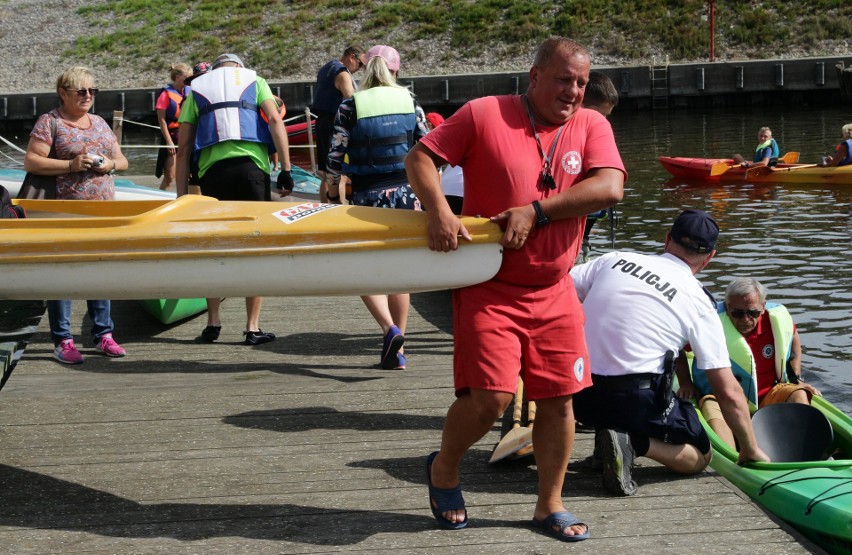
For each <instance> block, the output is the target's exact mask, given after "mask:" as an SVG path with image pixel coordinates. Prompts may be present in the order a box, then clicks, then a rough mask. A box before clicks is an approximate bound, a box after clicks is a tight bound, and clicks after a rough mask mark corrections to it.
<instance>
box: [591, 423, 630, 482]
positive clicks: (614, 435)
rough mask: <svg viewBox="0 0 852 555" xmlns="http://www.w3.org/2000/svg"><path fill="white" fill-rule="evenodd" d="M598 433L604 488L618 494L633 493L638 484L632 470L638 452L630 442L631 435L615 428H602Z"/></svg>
mask: <svg viewBox="0 0 852 555" xmlns="http://www.w3.org/2000/svg"><path fill="white" fill-rule="evenodd" d="M598 435H599V436H600V444H601V458H602V459H603V486H604V488H606V490H607V491H609V492H611V493H614V494H616V495H633V494H634V493H636V488H637V486H636V482H634V481H633V477H632V476H631V472H632V470H633V459H634V458H635V457H636V452H635V451H633V446H632V445H631V444H630V437H629V436H628V435H627V434H625V433H624V432H616V431H615V430H601V431H600V432H598Z"/></svg>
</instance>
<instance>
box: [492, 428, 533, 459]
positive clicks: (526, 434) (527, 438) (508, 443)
mask: <svg viewBox="0 0 852 555" xmlns="http://www.w3.org/2000/svg"><path fill="white" fill-rule="evenodd" d="M531 444H532V430H531V429H530V428H525V427H520V426H519V427H517V428H515V429H513V430H511V431H509V433H508V434H506V435H505V436H503V439H501V440H500V443H498V444H497V447H495V448H494V452H493V453H492V454H491V458H490V459H489V460H488V464H494V463H496V462H498V461H502V460H503V459H505V458H507V457H510V456H511V455H514V454H515V453H517V452H518V451H520V450H521V449H523V448H524V447H526V446H528V445H531Z"/></svg>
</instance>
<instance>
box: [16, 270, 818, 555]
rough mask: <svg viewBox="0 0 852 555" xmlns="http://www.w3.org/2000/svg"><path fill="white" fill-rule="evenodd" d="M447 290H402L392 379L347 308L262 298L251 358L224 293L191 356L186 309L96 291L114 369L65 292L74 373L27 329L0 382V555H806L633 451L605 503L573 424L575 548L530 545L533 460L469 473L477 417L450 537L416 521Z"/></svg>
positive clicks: (487, 445) (193, 328) (699, 485)
mask: <svg viewBox="0 0 852 555" xmlns="http://www.w3.org/2000/svg"><path fill="white" fill-rule="evenodd" d="M56 271H58V272H61V268H57V269H56ZM152 279H153V277H152ZM282 279H286V278H285V277H284V276H282ZM449 298H450V297H449V293H448V292H446V291H441V292H434V293H424V294H416V295H413V296H412V313H411V318H410V322H409V328H408V333H407V334H406V344H405V347H406V355H407V356H408V369H406V370H391V371H387V370H382V369H380V368H379V366H378V361H379V350H380V348H381V333H380V330H379V328H378V326H377V325H376V324H375V323H374V322H373V320H372V318H371V317H370V315H369V314H368V312H367V310H366V308H365V307H364V306H363V305H362V303H361V301H360V300H359V299H358V298H357V297H352V298H349V297H341V298H277V299H266V300H265V305H264V310H263V316H262V319H261V322H262V326H263V328H264V329H268V331H273V332H274V333H276V334H277V335H278V339H277V340H276V341H274V342H272V343H269V344H266V345H262V346H259V347H247V346H244V345H242V335H241V332H242V330H243V325H244V322H245V309H244V304H243V301H242V299H227V300H226V301H225V302H224V303H223V306H222V311H223V312H222V315H223V329H222V336H221V338H220V341H219V342H218V343H216V344H212V345H205V344H200V343H197V342H196V341H195V339H196V337H197V336H198V335H199V334H200V332H201V329H202V328H203V327H204V326H205V324H206V319H205V317H204V316H203V315H202V316H199V317H196V318H194V319H190V320H189V321H186V322H183V323H180V324H177V325H174V326H170V327H167V326H163V325H161V324H159V323H158V322H156V321H155V320H153V319H152V318H151V317H150V316H148V315H147V314H145V313H144V312H143V311H142V310H141V309H140V308H139V307H138V305H137V303H135V302H132V301H120V302H119V301H117V302H115V303H114V304H113V319H114V320H115V324H116V331H115V336H116V339H118V341H119V342H120V343H121V344H122V345H124V346H125V347H126V348H127V351H128V356H127V357H125V358H122V359H107V358H105V357H103V356H101V355H99V354H97V353H96V352H95V351H94V349H93V348H92V347H91V338H90V336H89V324H88V323H83V311H84V309H85V303H84V302H82V301H79V302H75V303H74V310H75V313H74V318H73V319H72V325H73V327H72V329H73V330H75V331H74V333H75V338H76V341H77V343H78V345H80V346H81V347H82V349H81V350H82V352H83V354H84V355H85V356H86V357H87V359H86V362H85V364H82V365H78V366H66V365H62V364H60V363H58V362H56V361H54V360H53V359H52V358H51V355H52V348H53V347H52V344H51V342H50V339H49V334H48V332H47V322H46V320H47V318H46V317H45V318H44V320H43V322H42V323H41V326H40V328H39V332H38V333H37V334H36V335H35V336H34V338H33V339H34V341H33V343H31V345H30V347H29V348H28V349H27V351H26V354H25V356H24V358H23V359H22V361H21V363H20V364H18V366H17V368H16V370H15V373H14V374H13V375H12V377H11V379H10V380H9V382H8V383H7V384H6V387H5V388H4V389H3V391H2V392H0V422H2V427H0V445H2V461H0V464H2V467H0V546H2V548H0V551H2V553H12V554H24V553H27V554H28V553H86V554H102V553H103V554H107V553H144V554H151V553H157V554H160V553H162V554H195V553H198V554H234V553H251V554H266V553H270V554H272V553H287V554H296V553H337V552H348V553H369V554H377V553H422V554H442V553H446V554H449V553H452V554H454V555H455V554H472V553H489V554H533V553H535V554H548V553H564V552H566V550H570V552H572V553H578V554H581V553H594V554H595V555H601V554H608V553H613V554H632V553H653V554H655V555H656V554H669V553H671V554H682V553H690V554H696V553H707V554H710V553H712V554H726V553H747V554H749V555H761V554H767V555H768V554H773V555H777V554H793V553H809V552H816V553H821V551H819V550H818V549H817V548H815V547H814V546H813V545H812V544H810V543H808V542H807V541H806V540H804V539H802V537H801V536H799V535H798V534H797V533H795V532H794V531H792V530H791V529H790V528H789V527H787V526H785V525H781V524H779V523H777V522H775V521H773V520H772V519H770V518H769V517H768V516H767V515H766V514H765V513H764V512H763V511H762V510H761V509H760V508H758V507H757V506H755V505H754V504H752V503H751V502H749V501H748V500H747V499H746V498H745V497H744V496H743V495H742V494H740V493H738V492H737V491H735V490H734V489H733V488H732V487H731V486H729V485H728V484H727V483H726V482H724V481H723V480H722V479H720V478H719V477H718V476H716V475H715V474H714V473H712V472H705V473H702V474H700V475H698V476H692V477H682V476H678V475H674V474H672V473H670V472H668V471H667V470H665V469H664V468H662V467H660V466H658V465H655V464H652V463H651V462H650V461H648V460H647V459H640V462H641V464H640V466H639V467H638V468H637V469H636V471H635V477H636V479H637V481H638V482H639V484H640V488H639V491H638V493H637V494H636V495H635V496H633V497H629V498H621V497H612V496H610V495H608V494H607V493H606V492H605V491H604V490H603V489H602V488H601V486H600V476H599V474H598V473H596V472H594V471H592V470H591V468H590V467H589V462H588V458H589V457H590V455H591V451H592V443H593V438H592V434H590V433H578V434H577V440H576V444H575V448H574V453H573V457H572V462H571V465H570V467H569V469H568V478H567V481H566V487H565V498H566V504H567V506H568V508H569V510H571V511H573V512H575V513H576V514H577V515H579V516H580V517H582V518H583V519H584V520H585V522H587V523H588V524H589V527H590V530H591V539H589V540H587V541H584V542H581V543H577V544H571V545H566V544H562V543H561V542H557V541H555V540H553V539H550V538H547V537H545V536H543V535H541V534H539V533H537V532H536V531H534V530H533V529H532V528H531V527H530V526H529V525H528V520H529V519H530V518H531V516H532V511H533V504H534V501H535V496H534V492H535V467H534V466H533V465H534V462H533V461H531V460H529V461H525V462H520V461H516V462H512V463H507V464H500V465H494V466H489V465H488V464H487V461H488V458H489V456H490V454H491V449H492V447H493V446H494V444H495V443H496V442H497V441H498V440H499V436H500V425H499V423H496V424H495V427H494V429H493V430H492V432H491V433H490V434H489V435H488V436H487V437H486V438H485V439H483V440H482V441H481V442H480V443H479V444H477V445H476V446H475V447H474V449H473V450H472V451H471V452H470V454H469V456H468V457H467V458H466V460H465V465H464V467H463V469H462V472H463V474H462V481H463V488H464V492H465V496H466V499H467V502H468V509H469V512H470V518H471V525H470V526H469V527H468V529H466V530H463V531H444V530H440V529H438V528H437V526H436V524H435V521H434V520H433V518H432V516H431V513H430V511H429V509H428V502H427V493H426V486H425V480H424V459H425V456H426V455H427V454H428V453H429V452H430V451H433V450H435V449H436V448H437V446H438V444H439V440H440V434H441V427H442V424H443V417H444V414H445V412H446V409H447V407H448V406H449V405H450V403H451V402H452V400H453V390H452V360H451V358H452V357H451V353H452V335H451V326H452V319H451V314H450V302H449Z"/></svg>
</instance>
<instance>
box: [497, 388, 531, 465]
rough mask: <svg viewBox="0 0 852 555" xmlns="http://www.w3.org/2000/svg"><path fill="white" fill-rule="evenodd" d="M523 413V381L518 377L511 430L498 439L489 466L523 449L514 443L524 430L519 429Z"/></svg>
mask: <svg viewBox="0 0 852 555" xmlns="http://www.w3.org/2000/svg"><path fill="white" fill-rule="evenodd" d="M523 413H524V381H523V380H522V379H521V378H520V377H519V378H518V390H517V391H516V392H515V407H514V411H513V413H512V429H511V430H509V433H507V434H506V435H504V436H503V437H502V438H501V439H500V443H498V444H497V445H496V446H495V447H494V452H493V453H491V458H490V459H489V460H488V463H489V464H490V463H495V462H497V461H500V460H503V459H505V458H506V457H508V456H510V455H512V454H513V453H515V452H516V451H517V450H518V449H521V448H523V447H524V446H523V445H516V444H515V442H516V441H518V437H520V436H521V435H522V433H523V431H524V430H526V428H522V427H521V416H523ZM530 441H532V435H530Z"/></svg>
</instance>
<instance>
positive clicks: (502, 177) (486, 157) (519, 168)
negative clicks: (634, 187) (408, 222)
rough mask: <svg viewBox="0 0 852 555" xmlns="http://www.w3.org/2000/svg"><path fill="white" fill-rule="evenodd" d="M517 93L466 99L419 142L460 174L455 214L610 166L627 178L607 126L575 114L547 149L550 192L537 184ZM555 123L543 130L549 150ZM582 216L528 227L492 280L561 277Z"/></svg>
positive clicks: (532, 196)
mask: <svg viewBox="0 0 852 555" xmlns="http://www.w3.org/2000/svg"><path fill="white" fill-rule="evenodd" d="M520 98H521V97H519V96H490V97H485V98H479V99H476V100H472V101H471V102H468V103H467V104H465V105H464V106H463V107H462V108H461V109H459V110H458V111H457V112H456V113H455V114H454V115H453V116H452V117H450V118H448V119H447V120H446V121H445V122H444V123H442V124H441V125H439V126H438V127H436V128H435V129H434V130H433V131H432V132H431V133H429V134H428V135H427V136H426V137H424V138H423V139H422V140H421V142H422V143H423V144H424V146H426V147H427V148H429V150H431V151H432V152H434V153H435V154H437V155H438V156H440V157H441V158H443V159H445V160H446V161H447V162H449V163H450V164H451V165H453V166H461V167H462V168H463V169H464V206H463V208H462V214H465V215H469V216H484V217H490V216H494V215H496V214H499V213H500V212H502V211H504V210H506V209H508V208H512V207H514V206H523V205H526V204H530V203H531V202H532V201H534V200H541V199H544V198H547V197H549V196H551V195H555V194H557V193H559V192H561V191H564V190H566V189H568V188H570V187H572V186H573V185H574V184H576V183H579V182H580V181H582V180H583V179H585V178H586V176H587V172H588V171H589V170H590V169H594V168H615V169H618V170H620V171H622V172H624V174H625V178H626V176H627V172H626V171H625V170H624V164H623V162H622V161H621V156H620V155H619V153H618V148H617V146H616V144H615V138H614V137H613V134H612V127H611V126H610V124H609V122H608V121H607V120H606V118H604V117H603V116H602V115H600V114H599V113H598V112H596V111H594V110H587V109H580V110H578V111H577V113H576V114H575V115H574V116H573V117H572V118H571V119H570V120H569V121H568V123H567V124H565V129H564V130H563V131H562V134H561V135H560V137H559V143H558V144H557V146H556V150H555V151H554V155H553V161H552V174H553V177H554V179H555V182H556V189H553V190H551V189H549V188H547V187H540V186H539V183H540V180H541V171H542V166H543V159H542V156H541V154H540V152H539V149H538V145H537V144H536V141H535V137H534V136H533V133H532V129H531V127H530V121H529V115H528V114H527V111H526V108H525V105H524V104H522V102H521V100H520ZM558 130H559V126H556V127H552V128H546V129H544V130H542V128H541V126H538V133H539V137H540V138H541V143H542V148H543V149H544V151H545V152H546V153H547V152H550V147H551V144H552V143H553V140H554V138H555V137H556V135H557V132H558ZM585 221H586V218H585V216H581V217H576V218H569V219H565V220H558V221H554V222H552V223H551V224H550V225H547V226H545V227H542V228H533V230H532V231H531V232H530V235H529V238H528V240H527V242H526V244H525V245H524V247H523V248H522V249H520V250H515V249H507V250H506V251H505V252H504V254H503V264H502V266H501V267H500V270H499V272H498V273H497V275H496V276H495V279H499V280H501V281H505V282H508V283H514V284H518V285H533V286H541V285H550V284H553V283H556V282H557V281H558V280H559V279H561V278H562V277H563V276H565V274H567V273H568V271H569V270H570V269H571V266H572V265H573V263H574V259H575V258H576V257H577V253H578V252H579V249H580V246H581V242H582V237H583V228H584V226H585Z"/></svg>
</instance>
